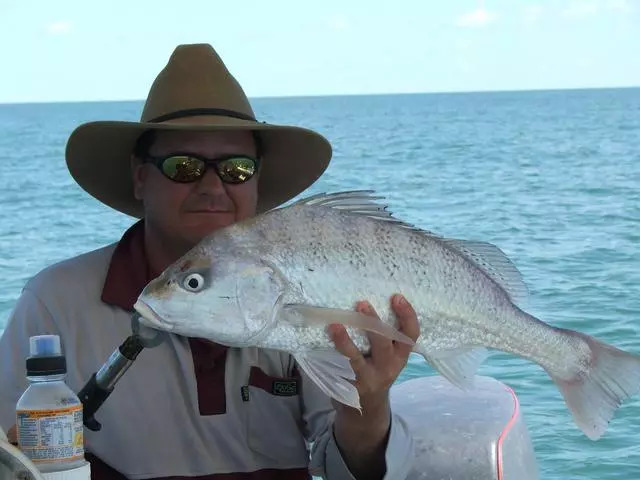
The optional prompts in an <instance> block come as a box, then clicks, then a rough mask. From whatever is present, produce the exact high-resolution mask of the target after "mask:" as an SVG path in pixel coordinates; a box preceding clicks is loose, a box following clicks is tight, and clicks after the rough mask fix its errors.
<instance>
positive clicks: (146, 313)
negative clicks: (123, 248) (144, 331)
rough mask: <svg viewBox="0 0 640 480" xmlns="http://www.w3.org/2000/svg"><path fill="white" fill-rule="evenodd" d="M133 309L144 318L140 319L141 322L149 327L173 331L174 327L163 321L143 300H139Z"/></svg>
mask: <svg viewBox="0 0 640 480" xmlns="http://www.w3.org/2000/svg"><path fill="white" fill-rule="evenodd" d="M133 308H134V310H135V311H136V312H138V313H139V314H140V316H141V317H142V318H141V319H140V322H141V323H143V324H145V325H147V326H148V327H151V328H157V329H159V330H164V331H167V332H170V331H171V330H173V327H174V326H173V325H171V324H170V323H168V322H167V321H165V320H163V318H162V317H161V316H160V315H158V314H157V313H156V312H154V311H153V309H152V308H151V307H150V306H149V305H147V304H146V303H144V302H143V301H142V300H137V301H136V303H135V304H134V305H133Z"/></svg>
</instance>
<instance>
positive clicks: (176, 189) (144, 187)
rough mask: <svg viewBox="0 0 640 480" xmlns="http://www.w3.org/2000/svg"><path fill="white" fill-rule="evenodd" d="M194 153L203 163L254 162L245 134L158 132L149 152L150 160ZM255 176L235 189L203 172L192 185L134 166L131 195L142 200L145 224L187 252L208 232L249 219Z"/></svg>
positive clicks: (148, 167) (145, 165)
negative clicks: (236, 158)
mask: <svg viewBox="0 0 640 480" xmlns="http://www.w3.org/2000/svg"><path fill="white" fill-rule="evenodd" d="M177 152H179V153H183V154H184V153H194V154H199V155H202V156H204V157H207V158H209V159H215V158H217V157H219V156H221V155H229V154H238V155H248V156H251V157H253V158H255V157H256V153H257V152H256V145H255V141H254V138H253V136H252V134H251V132H245V131H229V132H180V131H158V132H157V133H156V137H155V141H154V142H153V144H152V145H151V147H150V149H149V152H148V153H149V154H150V155H152V156H165V155H169V154H172V153H177ZM257 177H258V175H257V174H256V175H254V176H253V177H252V178H251V179H250V180H248V181H247V182H245V183H241V184H225V183H223V182H222V180H221V179H220V177H219V176H218V174H217V173H216V171H215V170H214V169H213V168H211V167H209V168H208V169H207V171H206V173H205V175H204V176H203V177H202V178H201V179H200V180H197V181H196V182H193V183H178V182H174V181H172V180H170V179H168V178H167V177H165V176H164V175H163V174H162V172H160V170H159V169H158V168H157V167H156V166H154V165H153V164H151V163H143V164H139V163H138V162H136V163H134V167H133V183H134V193H135V197H136V198H137V199H138V200H142V202H143V204H144V211H145V221H146V222H147V223H148V224H149V226H150V227H151V228H152V229H153V231H154V232H156V233H157V234H159V235H161V236H162V238H163V240H164V241H170V242H172V243H174V242H175V244H174V245H173V247H176V248H187V249H188V248H191V247H193V246H194V245H195V244H196V243H198V242H199V241H200V240H201V239H202V238H203V237H205V236H206V235H207V234H209V233H211V232H212V231H214V230H216V229H218V228H221V227H225V226H227V225H231V224H232V223H235V222H237V221H240V220H243V219H246V218H248V217H251V216H253V215H254V214H255V211H256V204H257V201H258V178H257Z"/></svg>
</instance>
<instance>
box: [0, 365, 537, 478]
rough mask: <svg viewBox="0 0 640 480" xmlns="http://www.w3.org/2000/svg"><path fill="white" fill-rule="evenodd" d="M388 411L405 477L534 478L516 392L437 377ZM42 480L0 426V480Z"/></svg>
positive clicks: (406, 385) (398, 392)
mask: <svg viewBox="0 0 640 480" xmlns="http://www.w3.org/2000/svg"><path fill="white" fill-rule="evenodd" d="M390 398H391V405H392V408H393V411H394V412H395V413H397V414H398V415H400V416H402V418H403V419H404V420H405V421H406V423H407V425H408V427H409V429H410V431H411V432H412V435H413V438H414V446H415V449H414V453H415V456H414V462H413V465H412V469H411V473H410V474H409V477H407V478H408V480H427V479H428V480H445V479H446V480H458V479H459V480H538V478H539V470H538V465H537V462H536V457H535V452H534V449H533V445H532V442H531V438H530V436H529V432H528V430H527V426H526V424H525V421H524V418H523V416H522V411H521V410H520V403H519V401H518V397H517V395H516V394H515V392H514V391H513V390H512V389H511V388H510V387H508V386H507V385H505V384H504V383H502V382H500V381H498V380H496V379H495V378H492V377H487V376H480V375H477V376H476V377H475V378H474V382H473V386H472V387H470V388H468V389H466V390H462V389H460V388H458V387H456V386H454V385H452V384H451V383H450V382H449V381H447V380H446V379H444V378H443V377H441V376H439V375H432V376H426V377H416V378H411V379H408V380H405V381H404V382H402V383H396V384H395V385H394V386H393V387H392V388H391V394H390ZM4 479H11V480H14V479H15V480H45V479H44V478H43V476H42V475H41V474H40V473H39V472H38V469H37V467H36V466H35V465H34V464H33V463H32V462H31V461H30V460H29V459H28V458H27V457H26V456H25V455H24V454H23V453H22V452H20V450H18V448H16V447H14V446H13V445H11V444H10V443H9V442H8V441H7V437H6V436H5V435H4V432H2V430H1V429H0V480H4Z"/></svg>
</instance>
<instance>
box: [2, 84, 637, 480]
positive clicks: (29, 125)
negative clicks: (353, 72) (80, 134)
mask: <svg viewBox="0 0 640 480" xmlns="http://www.w3.org/2000/svg"><path fill="white" fill-rule="evenodd" d="M252 103H253V105H254V109H255V111H256V114H257V115H258V116H259V117H260V118H261V119H262V120H266V121H270V122H275V123H288V124H295V125H302V126H306V127H310V128H313V129H316V130H318V131H319V132H321V133H323V134H324V135H326V136H327V137H328V138H329V139H330V141H331V142H332V144H333V146H334V152H335V154H334V159H333V161H332V164H331V166H330V167H329V169H328V170H327V172H326V173H325V175H324V176H323V177H322V178H321V179H320V180H319V181H318V182H317V184H315V185H314V186H313V187H312V188H311V189H310V190H309V191H308V192H307V193H316V192H321V191H337V190H344V189H375V190H376V191H377V192H379V193H380V194H383V195H384V196H386V197H387V199H388V204H389V206H390V210H391V211H393V212H394V213H395V214H396V216H398V217H400V218H402V219H404V220H407V221H409V222H411V223H414V224H416V225H418V226H421V227H423V228H426V229H428V230H432V231H435V232H438V233H440V234H443V235H446V236H451V237H458V238H465V239H476V240H484V241H489V242H492V243H495V244H496V245H498V246H499V247H500V248H501V249H502V250H504V251H505V252H506V253H507V254H508V255H509V257H510V258H511V259H512V260H513V261H514V263H515V264H516V265H517V266H518V268H519V269H520V270H521V272H522V274H523V276H524V279H525V280H526V283H527V285H528V287H529V289H530V292H531V295H530V300H529V303H528V311H529V312H530V313H532V314H534V315H536V316H538V317H539V318H541V319H543V320H544V321H546V322H548V323H551V324H553V325H557V326H560V327H565V328H571V329H577V330H580V331H581V332H584V333H587V334H590V335H594V336H596V337H598V338H600V339H602V340H604V341H606V342H609V343H612V344H614V345H616V346H618V347H620V348H623V349H626V350H628V351H630V352H634V353H637V354H640V89H602V90H571V91H544V92H543V91H541V92H504V93H465V94H419V95H418V94H416V95H380V96H347V97H309V98H271V99H255V100H253V102H252ZM141 108H142V103H141V102H113V103H75V104H28V105H0V162H2V170H1V173H0V178H1V179H2V182H1V184H2V188H1V189H0V205H1V206H2V209H1V212H2V213H1V216H0V253H1V255H0V282H1V283H0V285H1V286H2V288H0V331H1V330H2V328H3V326H4V325H5V324H6V320H7V318H8V316H9V313H10V310H11V308H12V307H13V305H14V302H15V301H16V298H17V297H18V295H19V294H20V289H21V286H22V285H23V284H24V283H25V281H26V280H27V279H28V278H29V277H30V276H32V275H34V274H35V273H36V272H38V271H39V270H40V269H41V268H43V267H45V266H46V265H48V264H51V263H52V262H56V261H58V260H62V259H64V258H66V257H69V256H72V255H76V254H79V253H81V252H84V251H87V250H90V249H94V248H97V247H100V246H102V245H104V244H106V243H110V242H113V241H115V240H117V239H118V238H119V237H120V235H121V233H122V232H123V230H124V229H125V228H127V227H128V226H129V225H131V224H132V223H133V219H131V218H129V217H126V216H124V215H122V214H119V213H117V212H115V211H112V210H110V209H109V208H107V207H105V206H102V205H100V204H99V203H98V202H97V201H95V200H94V199H93V198H91V197H90V196H89V195H87V194H86V193H84V191H83V190H81V189H80V188H79V187H78V186H76V185H75V184H74V182H73V181H72V179H71V177H70V175H69V174H68V173H67V170H66V167H65V161H64V148H65V142H66V139H67V137H68V135H69V134H70V133H71V131H72V130H73V128H74V127H76V126H77V125H78V124H80V123H82V122H86V121H90V120H98V119H124V120H136V119H138V118H139V115H140V111H141ZM87 321H91V319H89V318H87ZM105 360H106V359H105ZM432 373H433V371H432V370H431V369H430V368H429V367H427V366H426V365H425V363H424V361H423V360H422V359H420V358H417V357H416V358H412V359H411V361H410V364H409V366H408V367H407V369H406V370H405V372H404V373H403V375H402V378H401V379H400V381H402V380H406V379H408V378H411V377H415V376H420V375H427V374H432ZM480 373H481V374H484V375H491V376H494V377H496V378H497V379H499V380H501V381H503V382H505V383H506V384H508V385H510V386H511V387H512V388H513V389H514V390H515V392H516V393H517V395H518V396H519V399H520V402H521V406H522V410H523V414H524V418H525V420H526V423H527V425H528V428H529V432H530V434H531V437H532V440H533V443H534V447H535V451H536V455H537V458H538V462H539V467H540V471H541V478H544V479H547V480H560V479H563V480H564V479H575V478H581V479H582V478H584V479H599V480H604V479H634V478H640V396H639V397H635V398H633V399H632V400H630V401H629V402H627V403H626V404H625V405H624V406H623V407H622V408H621V409H620V410H619V411H618V414H617V415H616V417H615V419H614V420H613V421H612V422H611V424H610V426H609V429H608V431H607V433H606V435H605V436H604V437H603V438H602V439H601V440H599V441H597V442H592V441H590V440H588V439H587V438H586V437H585V436H584V435H583V434H582V433H581V432H580V431H579V430H578V429H577V427H575V425H574V424H573V422H572V420H571V416H570V414H569V412H568V410H567V408H566V407H565V404H564V402H563V400H562V397H561V395H560V393H559V392H558V390H557V389H556V388H555V386H554V385H553V384H552V382H551V380H550V379H549V377H548V376H547V375H546V373H545V372H544V371H543V370H542V369H541V368H540V367H538V366H537V365H534V364H531V363H529V362H526V361H524V360H521V359H518V358H516V357H513V356H509V355H506V354H501V353H496V354H494V355H492V356H491V357H490V358H489V360H488V361H487V362H486V363H485V364H484V365H483V366H482V367H481V370H480Z"/></svg>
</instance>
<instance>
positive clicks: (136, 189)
mask: <svg viewBox="0 0 640 480" xmlns="http://www.w3.org/2000/svg"><path fill="white" fill-rule="evenodd" d="M130 164H131V181H132V182H133V196H134V197H135V198H136V200H142V196H143V191H144V182H145V180H146V178H147V169H146V168H144V164H143V163H142V161H141V160H140V159H139V158H138V157H136V156H135V155H131V159H130Z"/></svg>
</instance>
